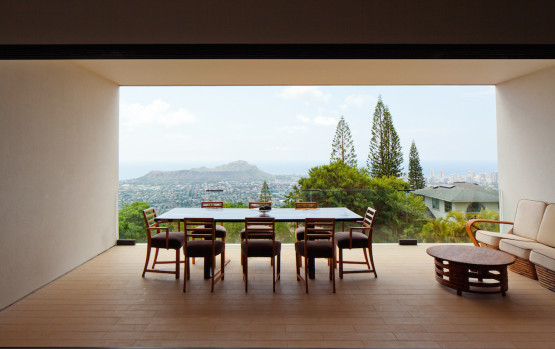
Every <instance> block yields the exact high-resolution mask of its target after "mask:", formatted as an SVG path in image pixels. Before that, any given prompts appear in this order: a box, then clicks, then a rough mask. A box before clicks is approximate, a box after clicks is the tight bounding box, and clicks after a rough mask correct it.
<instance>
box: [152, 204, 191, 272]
mask: <svg viewBox="0 0 555 349" xmlns="http://www.w3.org/2000/svg"><path fill="white" fill-rule="evenodd" d="M143 218H144V220H145V224H146V238H147V240H146V261H145V267H144V268H143V277H145V273H146V272H150V273H166V274H175V278H176V279H179V269H180V260H179V256H180V253H181V252H180V250H181V247H183V244H184V243H185V235H184V234H183V233H181V232H173V231H172V232H170V229H169V228H168V227H161V226H159V224H158V222H156V221H155V220H154V219H155V218H156V211H155V210H154V208H153V207H150V208H147V209H146V210H144V211H143ZM153 232H154V235H153ZM152 248H155V249H156V253H155V254H154V262H153V263H152V269H148V262H149V259H150V250H151V249H152ZM161 248H165V249H166V250H169V249H173V250H175V260H174V261H162V262H160V261H158V251H159V249H161ZM156 264H175V271H167V270H158V269H154V267H155V266H156Z"/></svg>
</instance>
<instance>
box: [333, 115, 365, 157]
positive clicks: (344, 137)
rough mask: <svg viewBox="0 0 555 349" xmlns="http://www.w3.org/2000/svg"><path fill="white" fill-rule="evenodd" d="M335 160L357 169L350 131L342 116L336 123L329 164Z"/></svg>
mask: <svg viewBox="0 0 555 349" xmlns="http://www.w3.org/2000/svg"><path fill="white" fill-rule="evenodd" d="M337 160H339V161H343V162H344V163H345V164H347V165H349V166H354V167H357V165H358V162H357V156H356V154H355V147H354V145H353V139H352V138H351V130H350V129H349V125H348V124H347V122H346V121H345V119H344V118H343V116H341V120H339V122H338V123H337V128H336V129H335V137H334V138H333V143H332V145H331V158H330V162H334V161H337Z"/></svg>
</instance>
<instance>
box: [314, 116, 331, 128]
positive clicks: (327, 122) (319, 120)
mask: <svg viewBox="0 0 555 349" xmlns="http://www.w3.org/2000/svg"><path fill="white" fill-rule="evenodd" d="M313 121H314V123H315V124H318V125H324V126H331V125H335V124H337V119H335V118H332V117H325V116H317V117H315V118H314V119H313Z"/></svg>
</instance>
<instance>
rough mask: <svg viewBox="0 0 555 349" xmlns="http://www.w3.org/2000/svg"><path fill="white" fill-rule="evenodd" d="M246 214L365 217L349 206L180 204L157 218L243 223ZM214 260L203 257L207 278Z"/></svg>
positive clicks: (282, 218)
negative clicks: (308, 207) (262, 209)
mask: <svg viewBox="0 0 555 349" xmlns="http://www.w3.org/2000/svg"><path fill="white" fill-rule="evenodd" d="M247 217H272V218H274V219H275V221H276V222H293V223H295V222H304V220H305V219H306V218H334V219H335V221H336V222H341V223H343V224H344V223H345V222H357V221H362V217H361V216H359V215H358V214H356V213H354V212H353V211H351V210H349V209H348V208H346V207H321V208H310V209H295V208H272V209H271V210H269V211H266V212H262V211H259V209H257V208H256V209H249V208H199V207H177V208H173V209H171V210H169V211H168V212H166V213H164V214H162V215H160V216H158V217H156V221H157V222H160V223H171V222H175V223H179V222H182V221H183V219H185V218H214V221H215V222H218V223H219V222H244V221H245V218H247ZM308 268H309V269H308V274H309V278H311V279H314V277H315V263H314V259H313V258H309V260H308ZM211 269H212V265H211V259H210V258H205V259H204V277H205V278H210V273H211Z"/></svg>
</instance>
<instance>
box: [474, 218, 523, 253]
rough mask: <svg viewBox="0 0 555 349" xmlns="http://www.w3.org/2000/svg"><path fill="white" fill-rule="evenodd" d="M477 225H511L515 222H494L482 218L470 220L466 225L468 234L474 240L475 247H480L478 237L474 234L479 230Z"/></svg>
mask: <svg viewBox="0 0 555 349" xmlns="http://www.w3.org/2000/svg"><path fill="white" fill-rule="evenodd" d="M476 223H498V224H510V225H513V224H514V223H513V222H507V221H494V220H490V219H480V218H476V219H471V220H469V221H468V222H466V224H465V229H466V233H467V234H468V236H469V237H470V239H471V240H472V243H474V245H475V246H480V244H479V243H478V241H477V240H476V237H475V236H474V232H475V231H476V230H478V228H477V227H476V226H474V225H475V224H476ZM472 228H474V231H473V230H472Z"/></svg>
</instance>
